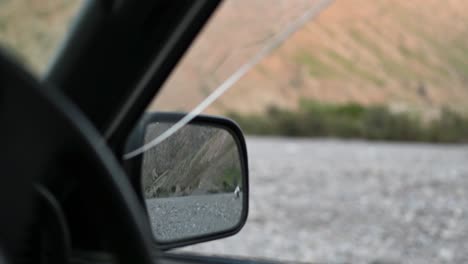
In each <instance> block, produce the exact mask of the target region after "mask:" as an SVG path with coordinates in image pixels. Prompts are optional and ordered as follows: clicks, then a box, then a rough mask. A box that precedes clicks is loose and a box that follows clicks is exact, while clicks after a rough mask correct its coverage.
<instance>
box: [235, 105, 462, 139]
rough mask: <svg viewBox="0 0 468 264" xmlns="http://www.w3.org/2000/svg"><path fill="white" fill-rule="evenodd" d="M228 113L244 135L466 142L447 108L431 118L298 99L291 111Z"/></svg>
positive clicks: (459, 119)
mask: <svg viewBox="0 0 468 264" xmlns="http://www.w3.org/2000/svg"><path fill="white" fill-rule="evenodd" d="M228 116H229V117H231V118H232V119H234V120H236V121H237V122H238V123H239V125H240V126H241V128H242V129H243V130H244V131H245V132H246V133H247V134H255V135H280V136H291V137H337V138H363V139H369V140H389V141H418V142H440V143H452V142H468V118H466V117H464V116H463V115H461V114H458V113H456V112H454V111H451V110H449V109H447V108H446V109H443V110H442V111H441V113H440V116H439V117H438V118H437V119H434V120H431V121H424V120H423V118H422V117H421V116H420V115H419V114H417V113H410V112H402V113H394V112H392V111H390V110H389V109H388V108H387V107H385V106H379V105H376V106H368V107H365V106H362V105H359V104H356V103H347V104H329V103H328V104H326V103H320V102H316V101H302V102H301V103H300V106H299V109H298V110H294V111H291V110H286V109H282V108H279V107H275V106H272V107H269V108H268V111H267V112H266V113H265V114H263V115H258V114H257V115H244V114H239V113H233V112H231V113H229V114H228Z"/></svg>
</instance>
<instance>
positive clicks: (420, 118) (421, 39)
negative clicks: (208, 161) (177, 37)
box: [148, 0, 468, 263]
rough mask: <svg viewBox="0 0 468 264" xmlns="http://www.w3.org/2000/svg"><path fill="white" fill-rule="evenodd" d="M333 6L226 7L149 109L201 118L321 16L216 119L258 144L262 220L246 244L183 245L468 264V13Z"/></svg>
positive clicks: (256, 217) (406, 6) (256, 208)
mask: <svg viewBox="0 0 468 264" xmlns="http://www.w3.org/2000/svg"><path fill="white" fill-rule="evenodd" d="M325 2H326V1H300V0H297V1H281V0H275V1H270V0H255V1H247V0H245V1H225V2H224V4H223V5H222V6H221V7H220V8H219V9H218V11H217V12H216V14H215V15H214V16H213V18H212V19H211V21H210V23H209V24H208V25H207V26H206V28H205V29H204V31H203V32H202V33H201V34H200V36H199V37H198V38H197V40H196V42H195V43H194V45H193V46H192V48H191V49H190V51H189V52H188V53H187V54H186V56H185V57H184V58H183V60H182V61H181V63H180V65H179V66H178V68H177V69H176V71H175V72H174V74H173V75H172V76H171V78H170V79H169V80H168V81H167V82H166V84H165V86H164V88H163V89H162V90H161V92H160V93H159V94H158V96H157V97H156V98H155V100H154V102H153V103H152V104H151V106H150V107H149V108H148V111H182V112H189V111H191V110H193V109H194V108H196V107H197V106H198V105H199V104H200V103H201V102H203V101H204V100H205V99H206V98H208V97H209V96H212V95H213V91H216V89H218V88H219V87H220V86H222V84H223V83H224V82H225V81H226V80H229V78H230V77H231V78H232V75H233V74H236V72H238V70H239V69H240V68H242V67H243V65H245V64H246V63H249V62H250V61H252V58H255V56H257V55H258V54H259V53H261V52H262V49H264V48H265V47H268V45H270V44H271V43H272V42H271V41H272V39H273V40H274V39H275V36H278V34H282V32H285V31H288V29H290V28H291V25H294V24H295V23H296V22H297V21H298V20H300V18H301V17H302V16H303V15H304V14H306V13H307V12H309V11H310V10H313V9H314V8H316V9H317V10H319V11H318V12H317V14H318V15H317V16H315V15H314V16H310V19H309V20H308V21H307V22H305V23H304V24H301V26H300V27H298V28H297V30H293V31H294V32H295V33H293V34H291V35H288V37H287V38H286V40H285V41H284V43H282V45H278V46H275V47H274V48H272V49H271V52H269V53H268V54H267V55H266V56H264V58H262V59H261V60H259V61H258V64H256V65H255V66H253V67H252V69H250V70H249V71H247V72H246V73H245V74H244V75H242V76H241V77H239V78H238V79H236V82H235V83H233V84H232V86H231V87H230V88H229V89H226V92H225V93H224V94H222V95H221V96H220V97H219V98H217V99H216V100H214V102H213V103H212V104H210V105H209V106H208V107H207V108H203V109H202V111H201V112H203V113H205V114H206V113H207V114H216V115H223V116H228V117H230V118H233V119H234V120H235V121H237V122H238V123H239V124H240V126H241V128H242V129H243V130H244V131H245V132H246V134H247V135H248V137H247V148H248V150H249V158H250V167H251V171H250V175H251V182H250V184H251V201H250V202H251V207H250V215H249V219H248V221H247V224H246V226H245V227H244V229H243V230H242V231H241V232H240V233H239V234H238V235H236V236H234V237H232V238H227V239H223V240H220V241H215V242H209V243H203V244H200V245H196V246H192V247H189V248H185V249H184V250H186V251H191V252H196V253H200V252H204V253H208V254H214V255H220V254H221V255H223V254H224V255H237V256H245V257H255V258H268V259H281V260H285V261H305V262H312V261H313V262H363V263H371V262H375V263H377V262H402V261H403V262H420V263H432V262H434V263H439V262H463V261H464V260H466V259H468V255H466V253H465V252H464V248H465V247H466V246H468V239H466V236H467V231H468V227H467V226H466V223H468V219H467V217H466V216H467V214H466V212H465V211H466V210H465V209H466V204H468V197H467V196H466V195H465V193H466V188H467V187H468V186H467V182H466V179H467V177H468V169H467V168H466V166H465V164H466V161H467V158H468V148H467V146H466V145H465V142H468V136H467V135H468V118H467V117H468V116H467V110H468V109H467V105H468V104H467V103H468V89H466V80H467V79H468V67H467V61H468V57H467V55H468V41H467V39H468V38H467V37H466V36H467V33H468V20H467V19H466V17H465V14H464V11H463V10H466V8H468V6H467V4H466V3H465V2H464V1H461V0H460V1H450V2H444V1H436V0H433V1H432V0H431V1H426V0H424V1H422V0H420V1H419V0H418V1H403V0H401V1H400V0H398V1H393V0H392V1H389V0H379V1H365V0H359V1H358V0H356V1H336V2H333V3H331V5H328V4H329V3H325ZM434 10H437V15H434ZM292 28H294V27H292Z"/></svg>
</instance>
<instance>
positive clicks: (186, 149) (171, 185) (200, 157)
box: [142, 122, 243, 242]
mask: <svg viewBox="0 0 468 264" xmlns="http://www.w3.org/2000/svg"><path fill="white" fill-rule="evenodd" d="M172 125H173V123H165V122H158V123H153V124H150V125H148V126H147V128H146V132H145V143H146V142H149V141H151V140H152V139H154V138H156V137H157V136H159V135H160V134H161V133H163V132H164V131H165V130H167V129H168V128H169V127H170V126H172ZM241 168H242V167H241V160H240V155H239V149H238V146H237V143H236V141H235V140H234V138H233V136H232V135H231V134H230V133H229V132H228V131H226V130H224V129H222V128H218V127H210V126H203V125H193V124H189V125H187V126H185V127H184V128H182V129H180V130H179V131H178V132H176V133H175V134H174V135H172V136H171V137H170V138H168V139H166V140H165V141H163V142H162V143H160V144H159V145H157V146H156V147H154V148H152V149H150V150H148V151H147V152H145V154H144V155H143V164H142V174H143V177H142V179H143V180H142V183H143V190H144V194H145V199H146V205H147V209H148V212H149V216H150V220H151V224H152V228H153V233H154V236H155V238H156V240H158V241H161V242H169V241H174V240H180V239H186V238H189V237H196V236H201V235H207V234H211V233H216V232H221V231H226V230H229V229H232V228H234V227H236V226H237V225H238V223H239V222H240V220H241V217H242V205H243V196H242V190H243V185H242V184H243V183H242V170H241Z"/></svg>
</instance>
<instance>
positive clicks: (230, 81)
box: [123, 0, 334, 159]
mask: <svg viewBox="0 0 468 264" xmlns="http://www.w3.org/2000/svg"><path fill="white" fill-rule="evenodd" d="M333 1H334V0H322V1H319V2H318V3H317V4H316V5H314V6H313V7H312V8H310V9H309V10H307V12H305V13H304V14H303V15H302V16H300V17H299V18H298V19H296V20H295V21H294V22H292V23H291V24H290V25H289V26H288V27H286V29H285V30H284V31H282V32H280V33H279V34H276V35H275V36H273V37H272V38H271V39H270V40H269V41H268V42H267V44H266V45H265V46H264V47H263V48H262V49H261V50H260V51H259V52H258V53H257V54H255V56H253V57H252V58H251V59H250V60H249V61H247V62H246V63H245V64H243V65H242V66H241V67H240V68H239V69H237V70H236V71H235V72H234V73H233V74H232V75H231V76H229V78H227V79H226V80H225V81H224V82H223V83H222V84H221V85H220V86H218V87H217V88H216V89H215V90H214V91H213V92H212V93H211V94H210V95H209V96H208V97H206V99H205V100H203V101H202V102H201V103H200V104H199V105H198V106H196V107H195V108H194V109H193V110H192V111H190V112H189V113H187V115H185V116H184V117H183V118H182V119H180V120H179V121H178V122H177V123H175V124H174V125H172V126H171V127H170V128H168V129H167V130H166V131H164V132H163V133H162V134H161V135H159V136H158V137H156V138H155V139H153V140H151V141H150V142H148V143H146V144H144V145H143V146H141V147H139V148H137V149H135V150H133V151H131V152H129V153H127V154H125V155H124V156H123V158H124V159H131V158H133V157H136V156H138V155H140V154H142V153H144V152H145V151H147V150H149V149H151V148H153V147H155V146H157V145H158V144H159V143H161V142H163V141H164V140H166V139H167V138H169V137H170V136H172V135H173V134H174V133H175V132H177V131H178V130H179V129H181V128H182V127H183V126H185V125H186V124H188V123H189V122H190V121H191V120H192V119H194V118H195V117H196V116H197V115H199V114H200V113H202V112H203V110H205V109H206V108H207V107H208V106H210V105H211V104H212V103H213V102H214V101H215V100H216V99H218V98H219V97H220V96H221V95H223V94H224V93H225V92H226V91H227V90H229V88H231V87H232V86H233V85H234V83H236V82H237V81H239V80H240V79H241V78H242V77H243V76H244V75H245V74H246V73H247V72H249V71H250V70H251V69H252V68H253V67H254V66H255V65H257V64H258V63H259V62H260V61H261V60H262V59H263V58H265V57H266V56H267V55H268V54H270V53H271V52H272V51H273V50H275V49H276V48H277V47H278V46H280V45H281V44H282V43H283V42H284V41H286V40H287V39H288V38H289V37H290V36H291V35H292V34H293V33H295V32H296V31H297V30H299V29H300V28H301V27H303V26H304V25H305V24H306V23H307V22H308V21H310V20H311V19H313V18H315V17H316V16H317V15H318V14H320V12H321V11H323V10H324V9H325V8H326V7H328V6H329V5H330V4H331V3H332V2H333Z"/></svg>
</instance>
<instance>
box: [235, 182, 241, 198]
mask: <svg viewBox="0 0 468 264" xmlns="http://www.w3.org/2000/svg"><path fill="white" fill-rule="evenodd" d="M234 195H235V196H236V199H237V198H239V195H240V188H239V185H237V186H236V189H235V190H234Z"/></svg>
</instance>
